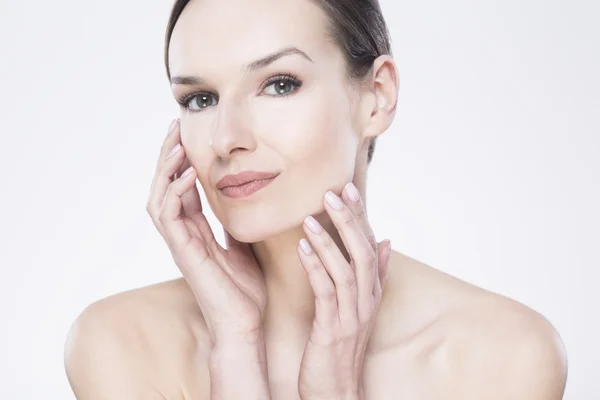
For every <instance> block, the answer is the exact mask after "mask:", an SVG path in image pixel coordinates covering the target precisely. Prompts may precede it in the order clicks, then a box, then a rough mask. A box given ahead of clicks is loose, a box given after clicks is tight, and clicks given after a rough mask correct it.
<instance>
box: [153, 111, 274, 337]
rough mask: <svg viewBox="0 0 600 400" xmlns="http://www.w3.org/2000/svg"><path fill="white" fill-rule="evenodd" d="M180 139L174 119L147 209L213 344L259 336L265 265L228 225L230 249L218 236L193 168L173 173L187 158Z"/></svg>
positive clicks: (227, 240) (177, 125)
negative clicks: (203, 319) (190, 292)
mask: <svg viewBox="0 0 600 400" xmlns="http://www.w3.org/2000/svg"><path fill="white" fill-rule="evenodd" d="M180 141H181V132H180V126H179V121H174V122H173V124H172V125H171V127H170V128H169V134H168V136H167V137H166V139H165V141H164V143H163V145H162V148H161V152H160V157H159V160H158V164H157V167H156V173H155V176H154V180H153V182H152V188H151V191H150V196H149V199H148V203H147V211H148V213H149V214H150V217H152V221H153V222H154V225H155V226H156V228H157V229H158V231H159V232H160V234H161V235H162V237H163V238H164V239H165V241H166V242H167V245H168V246H169V250H170V251H171V254H172V256H173V259H174V260H175V263H176V264H177V267H178V268H179V269H180V270H181V272H182V274H183V277H184V278H185V279H186V281H187V283H188V284H189V286H190V288H191V290H192V292H193V293H194V296H195V297H196V300H197V302H198V304H199V306H200V309H201V311H202V313H203V315H204V318H205V320H206V324H207V326H208V330H209V333H210V337H211V340H212V344H213V345H216V341H217V340H227V341H229V342H232V341H233V342H238V341H239V342H252V341H255V340H260V338H261V333H262V320H263V316H264V312H265V307H266V303H267V295H266V289H265V282H264V277H263V275H262V271H261V270H260V268H259V266H258V263H257V261H256V258H255V257H254V253H253V251H252V248H251V247H250V245H249V244H245V243H241V242H239V241H237V240H235V239H234V238H233V237H232V236H231V235H230V234H229V232H227V231H226V230H225V229H224V233H225V239H226V244H227V249H223V247H221V245H219V243H217V241H216V240H215V237H214V235H213V232H212V230H211V228H210V225H209V223H208V221H207V220H206V217H205V216H204V214H203V213H202V204H201V202H200V195H199V194H198V189H197V187H196V171H195V170H194V168H193V167H191V166H190V167H189V168H188V169H187V170H186V171H185V172H184V173H183V175H182V176H181V177H179V178H175V179H174V178H173V176H174V174H175V173H176V172H181V170H182V169H183V167H184V166H185V163H188V161H187V157H185V151H184V149H183V146H181V143H180ZM176 145H179V147H178V148H177V149H175V150H176V151H175V152H174V153H170V152H171V150H172V149H174V147H175V146H176ZM184 159H185V160H186V161H185V163H184ZM182 164H184V165H182ZM178 175H179V174H178ZM178 175H177V176H178Z"/></svg>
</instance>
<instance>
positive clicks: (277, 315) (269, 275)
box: [252, 177, 366, 350]
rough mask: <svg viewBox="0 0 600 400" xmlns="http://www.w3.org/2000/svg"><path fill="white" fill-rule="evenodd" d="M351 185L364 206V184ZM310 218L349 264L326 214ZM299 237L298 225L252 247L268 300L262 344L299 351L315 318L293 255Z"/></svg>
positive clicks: (307, 288) (311, 299) (305, 277)
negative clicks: (263, 280)
mask: <svg viewBox="0 0 600 400" xmlns="http://www.w3.org/2000/svg"><path fill="white" fill-rule="evenodd" d="M354 184H355V185H356V187H357V188H358V190H359V192H360V193H361V196H362V198H363V202H364V203H365V204H366V198H365V195H364V187H365V182H364V180H361V181H358V182H357V180H356V177H355V179H354ZM337 194H338V195H339V194H340V193H337ZM313 217H314V218H315V219H317V221H319V223H320V224H321V225H322V226H323V228H324V229H325V231H327V233H328V234H329V235H330V236H331V238H332V239H333V240H334V242H335V243H336V244H337V246H338V248H339V249H340V250H341V251H342V254H344V256H345V257H346V259H347V260H349V257H348V252H347V251H346V248H345V247H344V244H343V242H342V240H341V238H340V235H339V233H338V230H337V228H336V227H335V226H334V224H333V222H332V221H331V219H330V217H329V214H327V212H325V211H322V212H321V213H319V214H313ZM302 222H303V221H302ZM303 237H304V238H306V233H305V232H304V229H303V227H302V224H301V225H299V226H296V227H294V228H293V229H291V230H288V231H285V232H282V233H281V234H279V235H276V236H272V237H269V238H268V239H266V240H264V241H260V242H256V243H253V244H252V249H253V251H254V254H255V256H256V259H257V261H258V263H259V265H260V267H261V269H262V271H263V274H264V278H265V284H266V288H267V296H268V299H269V301H268V303H267V309H266V313H265V320H264V335H265V340H266V341H267V342H269V343H271V344H273V345H275V346H277V344H278V343H282V344H284V345H285V346H286V347H289V346H290V342H292V343H297V346H302V347H303V346H304V345H305V343H306V340H307V339H308V336H309V334H310V330H311V328H312V324H313V319H314V316H315V301H314V292H313V290H312V287H311V286H310V282H309V280H308V275H307V274H306V271H305V269H304V267H303V266H302V263H301V261H300V259H299V257H298V253H297V247H298V242H299V241H300V239H301V238H303ZM299 350H300V349H299Z"/></svg>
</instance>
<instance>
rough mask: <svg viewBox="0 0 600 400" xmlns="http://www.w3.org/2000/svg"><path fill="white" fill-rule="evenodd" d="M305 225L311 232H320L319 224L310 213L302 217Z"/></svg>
mask: <svg viewBox="0 0 600 400" xmlns="http://www.w3.org/2000/svg"><path fill="white" fill-rule="evenodd" d="M304 222H305V223H306V226H308V229H310V230H311V232H312V233H321V225H320V224H319V223H318V222H317V220H316V219H314V218H313V216H312V215H309V216H308V217H306V218H305V219H304Z"/></svg>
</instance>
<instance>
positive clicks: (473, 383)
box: [388, 253, 567, 400]
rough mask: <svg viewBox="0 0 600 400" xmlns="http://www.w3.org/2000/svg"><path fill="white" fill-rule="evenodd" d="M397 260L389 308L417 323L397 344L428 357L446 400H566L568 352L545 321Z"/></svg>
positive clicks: (401, 258) (516, 305)
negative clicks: (483, 399)
mask: <svg viewBox="0 0 600 400" xmlns="http://www.w3.org/2000/svg"><path fill="white" fill-rule="evenodd" d="M394 259H395V267H394V269H395V271H394V272H393V273H392V271H390V278H391V281H388V284H390V282H391V286H392V287H393V289H392V293H393V294H392V295H391V296H392V297H393V298H394V300H395V301H393V302H392V303H393V306H391V307H389V308H390V309H392V310H393V313H394V314H395V315H396V316H397V317H398V319H404V320H406V318H407V317H406V316H404V315H409V316H411V317H410V318H412V321H408V320H407V321H405V322H412V323H413V325H412V326H413V331H410V332H404V335H400V336H399V337H400V338H401V340H400V341H399V343H409V344H408V345H405V346H409V347H410V344H417V347H419V348H427V349H428V350H427V352H426V356H427V360H428V362H429V363H430V368H431V369H430V370H431V371H433V373H435V375H436V381H437V382H439V387H440V390H441V391H443V392H444V393H446V397H445V398H448V399H454V398H457V399H470V398H486V399H496V398H498V399H507V398H510V399H530V400H535V399H562V395H563V392H564V388H565V384H566V378H567V357H566V351H565V347H564V344H563V342H562V340H561V338H560V336H559V334H558V332H557V331H556V329H555V328H554V326H553V325H552V324H551V323H550V322H549V321H548V320H547V319H546V318H545V317H544V316H543V315H541V314H540V313H538V312H536V311H535V310H533V309H531V308H529V307H527V306H525V305H524V304H521V303H519V302H517V301H515V300H513V299H510V298H508V297H505V296H502V295H500V294H496V293H493V292H490V291H487V290H484V289H482V288H479V287H477V286H475V285H472V284H469V283H467V282H464V281H462V280H460V279H457V278H455V277H452V276H450V275H448V274H446V273H444V272H442V271H439V270H436V269H434V268H432V267H430V266H428V265H426V264H423V263H421V262H419V261H417V260H414V259H412V258H410V257H407V256H404V255H402V254H400V253H395V255H394ZM392 274H393V275H392ZM411 309H412V310H411ZM388 313H389V311H388ZM404 326H407V325H406V324H405V325H404ZM450 393H452V394H453V396H452V397H451V396H449V394H450Z"/></svg>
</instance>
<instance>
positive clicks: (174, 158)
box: [146, 143, 184, 234]
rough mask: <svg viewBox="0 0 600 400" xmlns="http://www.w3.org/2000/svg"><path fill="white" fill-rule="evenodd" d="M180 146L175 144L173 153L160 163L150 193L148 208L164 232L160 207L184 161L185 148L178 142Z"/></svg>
mask: <svg viewBox="0 0 600 400" xmlns="http://www.w3.org/2000/svg"><path fill="white" fill-rule="evenodd" d="M178 145H179V146H177V145H175V146H174V147H173V148H172V149H171V151H172V152H171V153H169V154H167V157H166V158H165V159H164V161H163V162H162V163H161V164H160V165H158V167H157V169H156V172H155V175H154V178H153V180H152V185H151V187H150V195H149V198H148V202H147V205H146V209H147V211H148V213H149V214H150V216H151V217H152V221H153V222H154V224H155V225H156V227H157V229H158V230H159V231H160V232H161V234H162V227H161V226H160V223H159V221H158V215H159V214H160V209H161V207H162V204H163V201H164V198H165V195H166V193H167V188H168V187H169V185H170V184H171V182H172V181H173V178H172V176H173V174H174V173H175V171H177V169H178V168H179V167H180V166H181V163H182V161H183V153H184V151H183V148H182V147H181V144H180V143H178Z"/></svg>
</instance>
